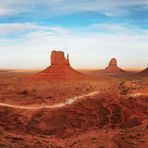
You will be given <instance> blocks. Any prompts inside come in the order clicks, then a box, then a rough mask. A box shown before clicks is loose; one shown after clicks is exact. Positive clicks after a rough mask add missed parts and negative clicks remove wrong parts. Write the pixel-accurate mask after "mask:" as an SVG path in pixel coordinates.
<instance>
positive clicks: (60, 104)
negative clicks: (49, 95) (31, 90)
mask: <svg viewBox="0 0 148 148" xmlns="http://www.w3.org/2000/svg"><path fill="white" fill-rule="evenodd" d="M99 93H100V92H99V91H94V92H91V93H89V94H86V95H82V96H77V97H74V98H70V99H67V100H66V102H63V103H58V104H55V105H44V106H42V105H34V106H33V105H32V106H21V105H13V104H7V103H0V106H6V107H10V108H16V109H26V110H38V109H44V108H51V109H52V108H60V107H64V106H66V105H70V104H72V103H74V102H76V101H77V100H79V99H85V98H86V97H92V96H95V95H97V94H99Z"/></svg>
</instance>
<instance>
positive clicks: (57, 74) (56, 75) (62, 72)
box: [36, 50, 85, 80]
mask: <svg viewBox="0 0 148 148" xmlns="http://www.w3.org/2000/svg"><path fill="white" fill-rule="evenodd" d="M36 77H38V78H40V79H41V80H43V79H49V80H65V79H68V80H69V79H70V80H73V79H82V78H84V77H85V76H84V75H83V74H81V73H80V72H77V71H76V70H74V69H73V68H72V67H71V66H70V62H69V55H68V54H67V58H65V56H64V52H63V51H55V50H53V51H52V52H51V65H50V66H49V67H47V68H46V69H45V70H43V71H41V72H39V73H38V74H37V75H36Z"/></svg>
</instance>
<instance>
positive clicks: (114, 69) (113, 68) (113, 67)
mask: <svg viewBox="0 0 148 148" xmlns="http://www.w3.org/2000/svg"><path fill="white" fill-rule="evenodd" d="M105 72H108V73H120V72H124V70H122V69H121V68H119V67H118V65H117V60H116V59H115V58H112V59H111V60H110V62H109V64H108V66H107V67H106V68H105Z"/></svg>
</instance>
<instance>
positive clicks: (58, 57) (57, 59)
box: [51, 50, 70, 66]
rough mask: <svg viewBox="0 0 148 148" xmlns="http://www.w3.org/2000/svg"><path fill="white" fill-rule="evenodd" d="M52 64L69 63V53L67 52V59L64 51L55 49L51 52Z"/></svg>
mask: <svg viewBox="0 0 148 148" xmlns="http://www.w3.org/2000/svg"><path fill="white" fill-rule="evenodd" d="M51 65H52V66H53V65H69V66H70V63H69V55H68V54H67V59H66V58H65V56H64V52H63V51H55V50H53V51H52V52H51Z"/></svg>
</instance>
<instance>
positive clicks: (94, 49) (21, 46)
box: [0, 24, 148, 68]
mask: <svg viewBox="0 0 148 148" xmlns="http://www.w3.org/2000/svg"><path fill="white" fill-rule="evenodd" d="M6 26H7V27H6ZM6 26H5V29H6V30H7V29H9V31H10V30H13V29H15V31H16V32H19V31H21V30H24V29H28V30H30V29H32V28H35V30H31V31H28V32H27V33H26V34H24V35H23V36H22V37H21V38H17V39H9V38H2V39H0V43H1V44H0V67H9V68H16V67H17V68H45V67H46V66H48V65H49V55H50V51H51V50H52V49H57V50H64V51H65V52H66V53H70V58H71V63H72V65H73V66H74V67H76V68H104V67H105V66H106V64H107V63H108V60H109V59H110V58H112V57H116V58H118V59H119V65H121V66H122V67H126V66H127V65H128V66H129V67H134V66H135V67H136V66H139V67H142V66H143V67H144V66H145V63H146V62H147V61H146V60H147V54H146V53H147V49H148V44H147V39H148V32H147V31H144V30H142V29H141V30H138V31H137V32H136V31H135V29H134V28H133V30H131V29H128V27H127V28H126V26H120V25H119V26H118V25H116V24H114V25H113V24H104V25H102V26H100V25H99V24H98V25H97V24H95V25H91V26H89V27H86V28H83V29H82V28H81V29H79V28H78V29H67V28H63V27H58V26H46V27H45V26H39V25H35V24H28V25H26V24H9V25H8V24H7V25H6ZM12 26H13V27H12ZM25 26H26V27H25ZM2 27H3V26H2ZM100 28H101V29H104V30H106V29H109V30H110V32H99V31H95V32H92V31H90V32H88V31H87V30H92V29H94V30H97V29H100ZM125 30H126V31H125ZM112 32H116V33H112Z"/></svg>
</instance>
